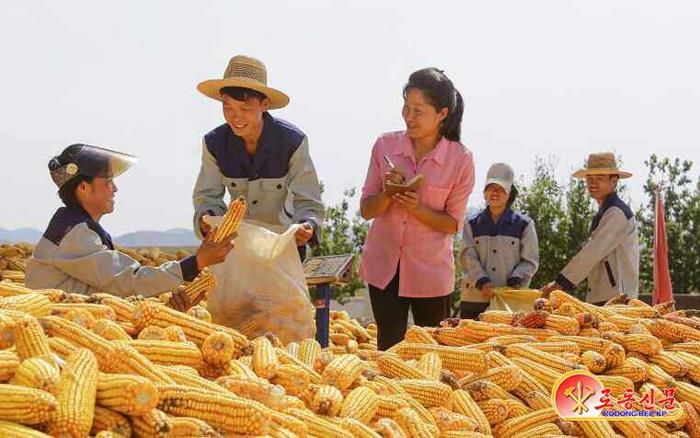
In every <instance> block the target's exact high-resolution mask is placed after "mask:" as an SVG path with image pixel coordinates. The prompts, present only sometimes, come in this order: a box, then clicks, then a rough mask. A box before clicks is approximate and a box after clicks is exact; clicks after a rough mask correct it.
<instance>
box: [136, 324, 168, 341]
mask: <svg viewBox="0 0 700 438" xmlns="http://www.w3.org/2000/svg"><path fill="white" fill-rule="evenodd" d="M167 338H168V336H167V335H166V334H165V329H164V328H163V327H158V326H156V325H148V326H146V327H144V328H143V330H141V331H140V332H139V334H138V336H137V339H141V340H148V341H165V340H167Z"/></svg>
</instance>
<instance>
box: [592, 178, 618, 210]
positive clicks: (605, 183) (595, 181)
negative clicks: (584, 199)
mask: <svg viewBox="0 0 700 438" xmlns="http://www.w3.org/2000/svg"><path fill="white" fill-rule="evenodd" d="M617 179H618V177H617V175H588V176H587V177H586V189H587V190H588V194H589V195H591V198H593V199H595V200H596V201H598V203H602V202H603V201H604V200H605V198H607V197H608V195H610V194H611V193H612V192H614V191H615V186H616V185H617Z"/></svg>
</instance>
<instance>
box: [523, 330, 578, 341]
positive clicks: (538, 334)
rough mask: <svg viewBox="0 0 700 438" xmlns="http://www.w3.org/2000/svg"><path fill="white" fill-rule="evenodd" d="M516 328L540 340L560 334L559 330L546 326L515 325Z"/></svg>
mask: <svg viewBox="0 0 700 438" xmlns="http://www.w3.org/2000/svg"><path fill="white" fill-rule="evenodd" d="M514 330H516V333H519V334H523V335H529V336H532V337H534V338H535V339H536V340H538V341H546V340H547V339H549V338H551V337H552V336H557V335H558V334H559V332H557V331H556V330H550V329H546V328H523V327H514ZM579 333H580V332H579Z"/></svg>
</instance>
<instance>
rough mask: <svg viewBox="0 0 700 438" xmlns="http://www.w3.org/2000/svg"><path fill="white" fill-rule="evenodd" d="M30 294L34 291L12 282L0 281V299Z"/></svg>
mask: <svg viewBox="0 0 700 438" xmlns="http://www.w3.org/2000/svg"><path fill="white" fill-rule="evenodd" d="M32 292H34V291H33V290H31V289H29V288H27V287H24V286H23V285H21V284H17V283H15V282H13V281H10V280H7V279H4V280H2V281H0V297H2V298H7V297H14V296H17V295H26V294H30V293H32Z"/></svg>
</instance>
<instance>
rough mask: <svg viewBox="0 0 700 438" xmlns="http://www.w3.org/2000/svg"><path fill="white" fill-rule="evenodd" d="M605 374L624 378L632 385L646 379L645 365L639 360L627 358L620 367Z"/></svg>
mask: <svg viewBox="0 0 700 438" xmlns="http://www.w3.org/2000/svg"><path fill="white" fill-rule="evenodd" d="M605 374H607V375H609V376H622V377H626V378H628V379H630V380H631V381H632V382H634V383H639V382H644V381H645V380H646V379H647V368H646V364H644V362H642V361H640V360H639V359H634V358H631V357H628V358H627V359H625V363H623V364H622V366H620V367H617V368H612V369H609V370H608V371H606V373H605Z"/></svg>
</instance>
